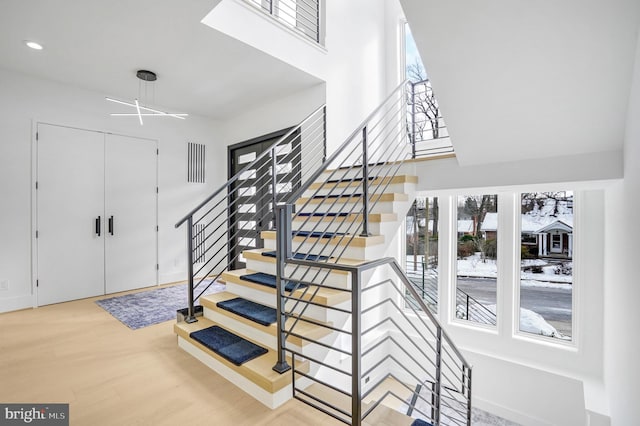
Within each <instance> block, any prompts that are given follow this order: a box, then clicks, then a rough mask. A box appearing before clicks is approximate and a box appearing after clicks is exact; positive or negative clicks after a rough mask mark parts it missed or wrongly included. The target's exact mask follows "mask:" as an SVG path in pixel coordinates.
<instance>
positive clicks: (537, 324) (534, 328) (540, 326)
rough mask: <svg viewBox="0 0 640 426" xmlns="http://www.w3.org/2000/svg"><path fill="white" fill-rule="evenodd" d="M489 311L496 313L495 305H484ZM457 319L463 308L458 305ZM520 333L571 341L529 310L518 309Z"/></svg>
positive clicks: (480, 320) (482, 321)
mask: <svg viewBox="0 0 640 426" xmlns="http://www.w3.org/2000/svg"><path fill="white" fill-rule="evenodd" d="M485 307H486V308H487V309H488V310H489V311H491V312H493V313H494V314H495V313H496V305H486V306H485ZM457 311H458V318H464V306H463V305H458V307H457ZM469 316H470V321H474V318H473V316H474V315H473V313H470V315H469ZM476 322H480V323H486V321H484V320H483V318H478V321H476ZM520 331H524V332H525V333H531V334H537V335H539V336H547V337H555V338H556V339H562V340H571V337H570V336H564V335H562V333H560V332H559V331H558V330H556V329H555V327H554V326H552V325H551V324H549V323H548V322H547V321H545V319H544V318H543V317H542V316H541V315H540V314H538V313H536V312H533V311H531V310H529V309H525V308H520Z"/></svg>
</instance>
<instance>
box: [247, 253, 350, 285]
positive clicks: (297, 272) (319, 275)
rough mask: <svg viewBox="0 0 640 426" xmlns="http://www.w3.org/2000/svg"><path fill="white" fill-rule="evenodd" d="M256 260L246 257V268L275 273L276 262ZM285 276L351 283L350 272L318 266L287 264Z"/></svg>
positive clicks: (332, 283)
mask: <svg viewBox="0 0 640 426" xmlns="http://www.w3.org/2000/svg"><path fill="white" fill-rule="evenodd" d="M267 259H268V258H265V260H262V261H261V260H256V259H251V258H247V259H246V260H247V269H251V270H254V271H257V272H264V273H265V274H271V275H275V274H276V264H275V262H271V261H269V260H267ZM285 273H286V274H287V277H289V278H292V279H301V280H309V281H311V280H312V279H314V278H315V280H313V281H314V282H322V283H323V284H326V285H331V286H336V287H340V288H348V286H349V285H350V283H351V274H350V273H349V272H344V273H342V272H339V271H337V272H331V270H329V269H325V270H322V269H319V268H307V267H305V266H299V267H296V265H288V266H287V267H286V268H285Z"/></svg>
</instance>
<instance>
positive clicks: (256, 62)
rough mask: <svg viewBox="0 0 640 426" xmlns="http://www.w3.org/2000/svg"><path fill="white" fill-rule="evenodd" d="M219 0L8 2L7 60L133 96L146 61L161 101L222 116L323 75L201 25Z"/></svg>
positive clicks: (2, 30) (1, 57) (15, 66)
mask: <svg viewBox="0 0 640 426" xmlns="http://www.w3.org/2000/svg"><path fill="white" fill-rule="evenodd" d="M219 2H220V0H188V1H176V0H135V1H132V0H55V1H51V0H2V1H1V2H0V67H1V68H6V69H10V70H14V71H18V72H22V73H26V74H30V75H33V76H36V77H41V78H46V79H50V80H54V81H58V82H62V83H65V84H70V85H73V86H78V87H81V88H84V89H89V90H95V91H98V92H101V93H104V95H105V96H113V97H120V98H126V99H132V98H133V97H136V96H137V95H138V82H139V80H138V79H137V78H136V77H135V72H136V70H138V69H148V70H151V71H154V72H156V73H157V75H158V80H157V82H156V83H155V87H154V89H155V105H157V106H161V107H164V108H168V109H172V111H173V112H187V113H191V114H199V115H203V116H207V117H211V118H216V119H224V118H228V117H230V116H232V115H234V114H235V113H237V112H239V111H242V110H243V109H246V108H247V105H250V104H253V105H255V104H259V103H261V102H265V101H269V100H272V99H275V98H277V97H284V96H287V95H290V94H293V93H295V92H298V91H300V90H303V89H305V88H308V87H311V86H313V85H316V84H318V83H320V81H319V80H317V79H316V78H315V77H312V76H310V75H308V74H306V73H304V72H302V71H300V70H298V69H296V68H294V67H291V66H290V65H287V64H285V63H283V62H281V61H279V60H277V59H275V58H273V57H271V56H269V55H267V54H265V53H263V52H260V51H258V50H256V49H254V48H252V47H250V46H247V45H246V44H243V43H241V42H239V41H237V40H235V39H232V38H230V37H228V36H226V35H224V34H222V33H220V32H218V31H216V30H214V29H212V28H210V27H208V26H206V25H204V24H201V23H200V21H201V19H202V18H204V16H205V15H206V14H207V13H208V12H209V11H210V10H211V9H212V8H213V7H214V6H215V5H216V4H218V3H219ZM238 24H239V25H240V24H241V23H238ZM24 40H33V41H37V42H39V43H41V44H42V45H44V47H45V48H44V50H42V51H33V50H31V49H29V48H27V47H26V46H25V45H24Z"/></svg>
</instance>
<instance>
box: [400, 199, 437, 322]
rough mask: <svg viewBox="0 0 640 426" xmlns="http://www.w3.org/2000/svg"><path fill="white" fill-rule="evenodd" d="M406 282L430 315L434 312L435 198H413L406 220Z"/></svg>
mask: <svg viewBox="0 0 640 426" xmlns="http://www.w3.org/2000/svg"><path fill="white" fill-rule="evenodd" d="M406 237H407V238H406V261H405V268H406V272H407V276H408V277H409V280H410V281H411V282H412V283H413V286H414V288H415V289H416V291H417V292H418V294H419V295H420V297H421V299H422V300H423V301H424V302H425V304H426V305H427V307H428V308H429V309H430V310H431V312H433V313H437V311H438V198H437V197H416V201H415V202H414V203H413V205H412V206H411V209H410V210H409V213H407V217H406Z"/></svg>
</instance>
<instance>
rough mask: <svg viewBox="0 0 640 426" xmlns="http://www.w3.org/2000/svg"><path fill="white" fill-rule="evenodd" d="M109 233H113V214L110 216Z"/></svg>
mask: <svg viewBox="0 0 640 426" xmlns="http://www.w3.org/2000/svg"><path fill="white" fill-rule="evenodd" d="M109 233H110V234H111V235H113V216H111V217H110V218H109Z"/></svg>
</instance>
